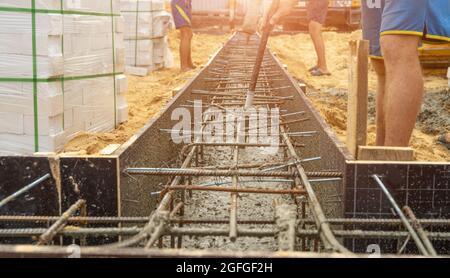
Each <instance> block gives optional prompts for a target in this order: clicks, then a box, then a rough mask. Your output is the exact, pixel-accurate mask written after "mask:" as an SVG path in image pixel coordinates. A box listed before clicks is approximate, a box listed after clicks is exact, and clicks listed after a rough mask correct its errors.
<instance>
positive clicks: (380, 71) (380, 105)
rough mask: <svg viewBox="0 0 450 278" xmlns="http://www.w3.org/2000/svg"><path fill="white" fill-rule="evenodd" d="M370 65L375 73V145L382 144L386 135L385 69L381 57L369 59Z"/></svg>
mask: <svg viewBox="0 0 450 278" xmlns="http://www.w3.org/2000/svg"><path fill="white" fill-rule="evenodd" d="M371 61H372V66H373V68H374V70H375V72H376V74H377V82H378V84H377V105H376V106H377V109H376V111H377V112H376V125H377V138H376V145H377V146H384V144H385V136H386V124H385V112H384V109H385V104H386V94H385V91H386V70H385V66H384V61H383V59H374V58H372V59H371Z"/></svg>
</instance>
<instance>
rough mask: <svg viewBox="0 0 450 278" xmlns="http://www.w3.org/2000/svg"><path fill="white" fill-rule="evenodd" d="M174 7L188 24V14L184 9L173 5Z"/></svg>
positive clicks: (189, 20)
mask: <svg viewBox="0 0 450 278" xmlns="http://www.w3.org/2000/svg"><path fill="white" fill-rule="evenodd" d="M175 7H176V8H177V10H178V12H179V13H180V14H181V16H182V17H183V18H184V20H186V22H189V25H191V19H190V18H189V16H188V15H187V14H186V13H185V12H184V10H183V9H182V8H181V7H180V6H178V5H175Z"/></svg>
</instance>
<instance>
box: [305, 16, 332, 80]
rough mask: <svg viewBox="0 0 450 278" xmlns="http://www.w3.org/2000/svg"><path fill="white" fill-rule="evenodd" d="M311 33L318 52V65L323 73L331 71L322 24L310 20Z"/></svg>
mask: <svg viewBox="0 0 450 278" xmlns="http://www.w3.org/2000/svg"><path fill="white" fill-rule="evenodd" d="M309 34H310V36H311V39H312V41H313V43H314V48H315V50H316V54H317V65H316V67H317V68H318V69H320V71H321V72H322V73H329V70H328V66H327V59H326V52H325V41H324V40H323V36H322V24H320V23H319V22H316V21H314V20H311V21H310V22H309Z"/></svg>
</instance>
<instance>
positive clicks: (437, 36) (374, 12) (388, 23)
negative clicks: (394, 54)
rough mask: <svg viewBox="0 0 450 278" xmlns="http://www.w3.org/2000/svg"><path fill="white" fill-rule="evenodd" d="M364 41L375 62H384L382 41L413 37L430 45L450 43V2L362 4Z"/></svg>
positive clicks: (425, 0) (370, 0)
mask: <svg viewBox="0 0 450 278" xmlns="http://www.w3.org/2000/svg"><path fill="white" fill-rule="evenodd" d="M361 6H362V25H363V38H364V39H365V40H369V41H370V55H371V57H372V58H382V56H383V55H382V52H381V46H380V37H381V36H383V35H413V36H420V37H422V38H423V40H426V41H450V2H449V0H414V1H411V0H368V1H362V5H361Z"/></svg>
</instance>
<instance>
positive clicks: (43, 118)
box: [0, 0, 128, 155]
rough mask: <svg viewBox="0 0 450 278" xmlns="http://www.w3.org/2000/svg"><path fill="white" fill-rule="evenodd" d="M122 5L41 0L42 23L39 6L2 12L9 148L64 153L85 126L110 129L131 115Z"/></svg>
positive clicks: (3, 147)
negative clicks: (33, 15)
mask: <svg viewBox="0 0 450 278" xmlns="http://www.w3.org/2000/svg"><path fill="white" fill-rule="evenodd" d="M61 3H63V7H61ZM0 7H8V8H25V9H31V1H17V0H0ZM119 7H120V6H119V0H113V1H112V7H111V1H104V0H68V1H60V0H36V9H38V11H37V12H36V22H35V28H33V27H32V26H33V24H32V13H31V10H18V9H11V11H0V153H1V154H21V155H25V154H32V153H35V152H55V151H60V150H61V149H62V148H63V146H64V144H65V143H66V142H67V141H68V140H70V139H71V138H73V137H74V136H75V135H76V134H78V133H79V132H82V131H88V132H100V131H110V130H112V129H114V128H115V126H116V125H117V124H119V123H121V122H124V121H126V120H127V116H128V106H127V103H126V101H125V97H124V94H125V93H126V91H127V79H126V77H125V75H123V74H120V73H121V72H123V71H124V60H125V49H124V40H123V31H124V21H123V18H122V17H120V16H119V14H120V9H119ZM61 10H64V11H71V12H70V13H64V14H63V13H61ZM33 29H34V30H33ZM33 32H34V33H35V38H36V43H35V45H36V51H35V53H36V56H35V57H36V59H35V60H36V63H34V62H33V60H34V59H33V47H32V46H33V39H32V38H33ZM113 41H114V43H113ZM33 64H35V65H36V71H35V72H36V77H37V82H34V79H33V73H34V70H33ZM34 84H36V88H37V90H36V89H35V88H34Z"/></svg>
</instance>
